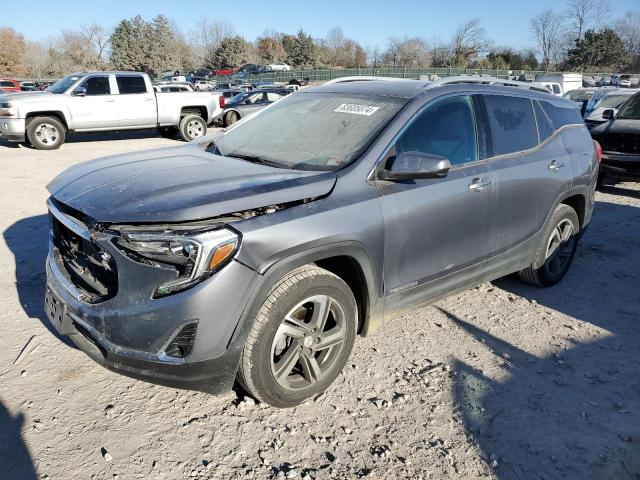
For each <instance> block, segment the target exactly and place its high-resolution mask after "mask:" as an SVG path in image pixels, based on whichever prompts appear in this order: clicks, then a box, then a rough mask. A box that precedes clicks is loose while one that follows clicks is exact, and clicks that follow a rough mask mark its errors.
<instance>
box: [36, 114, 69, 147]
mask: <svg viewBox="0 0 640 480" xmlns="http://www.w3.org/2000/svg"><path fill="white" fill-rule="evenodd" d="M65 137H66V133H65V127H64V125H63V124H62V122H61V121H60V120H58V119H57V118H56V117H36V118H34V119H33V120H31V122H29V125H28V126H27V139H28V140H29V143H31V145H33V147H34V148H36V149H38V150H56V149H58V148H60V145H62V144H63V143H64V140H65Z"/></svg>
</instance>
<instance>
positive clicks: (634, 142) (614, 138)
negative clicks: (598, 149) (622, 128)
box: [601, 133, 640, 154]
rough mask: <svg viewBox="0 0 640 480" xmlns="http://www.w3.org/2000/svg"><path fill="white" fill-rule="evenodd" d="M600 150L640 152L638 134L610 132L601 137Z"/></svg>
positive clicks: (639, 136)
mask: <svg viewBox="0 0 640 480" xmlns="http://www.w3.org/2000/svg"><path fill="white" fill-rule="evenodd" d="M601 145H602V150H603V151H605V152H620V153H635V154H640V135H637V134H636V135H634V134H625V133H619V134H615V133H611V134H607V135H604V136H603V138H602V142H601Z"/></svg>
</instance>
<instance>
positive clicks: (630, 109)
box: [616, 95, 640, 120]
mask: <svg viewBox="0 0 640 480" xmlns="http://www.w3.org/2000/svg"><path fill="white" fill-rule="evenodd" d="M618 119H619V120H640V95H634V96H633V97H631V98H630V99H629V100H628V101H627V103H625V104H624V105H623V106H622V108H621V109H620V113H619V114H618V116H617V117H616V120H618Z"/></svg>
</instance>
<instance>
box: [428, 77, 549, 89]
mask: <svg viewBox="0 0 640 480" xmlns="http://www.w3.org/2000/svg"><path fill="white" fill-rule="evenodd" d="M456 83H479V84H484V85H503V86H506V87H518V88H526V89H527V90H535V91H537V92H544V93H551V92H550V91H549V89H548V88H547V87H544V86H542V85H539V84H536V83H529V82H520V81H518V80H505V79H504V78H498V77H489V76H487V77H485V76H482V75H454V76H451V77H445V78H440V79H438V80H434V81H432V82H429V83H428V84H427V85H426V86H425V87H424V88H428V89H430V88H435V87H441V86H442V85H452V84H456Z"/></svg>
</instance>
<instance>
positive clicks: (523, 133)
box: [483, 95, 538, 156]
mask: <svg viewBox="0 0 640 480" xmlns="http://www.w3.org/2000/svg"><path fill="white" fill-rule="evenodd" d="M483 98H484V103H485V106H486V109H487V116H488V118H489V126H490V128H491V137H492V140H493V154H494V155H495V156H498V155H506V154H509V153H515V152H520V151H522V150H528V149H530V148H533V147H535V146H536V145H538V135H537V131H536V122H535V119H534V116H533V107H532V106H531V100H529V99H528V98H521V97H511V96H507V95H483Z"/></svg>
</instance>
